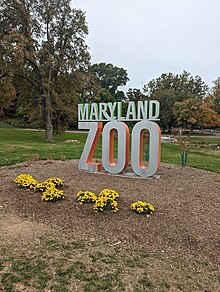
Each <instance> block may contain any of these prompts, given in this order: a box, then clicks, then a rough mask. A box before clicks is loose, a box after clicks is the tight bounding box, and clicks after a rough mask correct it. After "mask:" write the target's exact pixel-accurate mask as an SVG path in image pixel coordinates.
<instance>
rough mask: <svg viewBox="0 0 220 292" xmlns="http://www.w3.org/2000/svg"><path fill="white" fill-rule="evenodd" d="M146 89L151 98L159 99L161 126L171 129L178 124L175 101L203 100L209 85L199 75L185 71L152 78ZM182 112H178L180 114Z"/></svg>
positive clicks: (164, 128)
mask: <svg viewBox="0 0 220 292" xmlns="http://www.w3.org/2000/svg"><path fill="white" fill-rule="evenodd" d="M144 91H145V93H146V94H147V97H148V98H150V99H156V100H159V102H160V104H161V107H160V122H159V124H160V126H161V128H162V129H163V130H166V129H167V130H170V129H171V127H173V126H175V125H176V124H177V121H176V115H174V114H173V108H174V104H175V102H184V101H185V100H187V99H188V98H191V99H193V100H195V102H202V100H203V98H204V97H205V96H206V94H207V91H208V86H207V85H206V84H205V83H204V82H203V81H202V79H201V77H199V76H195V77H193V76H191V74H190V73H188V72H186V71H183V73H182V74H176V75H174V74H173V73H163V74H161V76H159V77H158V78H156V79H153V80H151V81H150V82H149V83H148V84H147V85H146V86H145V87H144ZM179 113H180V112H178V114H179Z"/></svg>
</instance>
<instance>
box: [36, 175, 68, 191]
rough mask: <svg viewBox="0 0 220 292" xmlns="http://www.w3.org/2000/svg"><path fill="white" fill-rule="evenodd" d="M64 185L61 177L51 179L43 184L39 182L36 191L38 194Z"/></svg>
mask: <svg viewBox="0 0 220 292" xmlns="http://www.w3.org/2000/svg"><path fill="white" fill-rule="evenodd" d="M62 185H63V180H62V179H61V178H59V177H50V178H48V179H46V180H45V181H43V182H39V183H37V184H36V186H35V190H36V191H38V192H44V191H46V190H47V189H49V188H52V187H61V186H62Z"/></svg>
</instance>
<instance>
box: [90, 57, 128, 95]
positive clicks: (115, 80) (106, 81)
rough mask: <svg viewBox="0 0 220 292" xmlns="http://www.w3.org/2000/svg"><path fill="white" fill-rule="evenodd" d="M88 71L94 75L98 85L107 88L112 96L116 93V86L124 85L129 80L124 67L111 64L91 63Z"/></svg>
mask: <svg viewBox="0 0 220 292" xmlns="http://www.w3.org/2000/svg"><path fill="white" fill-rule="evenodd" d="M90 72H92V73H93V74H94V75H95V76H96V79H97V82H98V83H99V84H100V87H101V88H105V89H107V90H108V91H109V92H110V94H111V95H113V96H114V95H115V94H116V93H117V88H118V87H119V86H122V85H126V83H127V81H128V80H129V78H128V75H127V71H126V70H125V69H123V68H119V67H116V66H113V65H112V64H106V63H99V64H93V65H92V66H91V67H90Z"/></svg>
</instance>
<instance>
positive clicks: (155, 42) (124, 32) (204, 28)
mask: <svg viewBox="0 0 220 292" xmlns="http://www.w3.org/2000/svg"><path fill="white" fill-rule="evenodd" d="M72 6H73V7H74V8H80V9H81V10H82V11H84V12H85V13H86V20H87V24H88V27H89V35H88V37H87V38H86V42H87V44H88V46H89V47H90V54H91V56H92V59H91V62H92V64H93V63H100V62H105V63H111V64H113V65H114V66H117V67H122V68H124V69H126V70H127V73H128V77H129V78H130V81H129V82H128V83H127V85H126V87H127V88H130V87H131V88H140V89H142V88H143V85H144V84H147V83H148V82H149V81H150V80H152V79H155V78H157V77H159V76H160V75H161V74H162V73H168V72H172V73H174V74H180V73H182V72H183V70H186V71H188V72H190V73H191V74H192V75H193V76H196V75H199V76H200V77H201V78H202V80H203V81H204V82H205V83H206V84H207V85H208V86H210V87H211V86H212V85H213V83H212V82H213V81H214V80H216V79H217V78H218V77H220V18H219V15H220V0H135V1H134V0H72Z"/></svg>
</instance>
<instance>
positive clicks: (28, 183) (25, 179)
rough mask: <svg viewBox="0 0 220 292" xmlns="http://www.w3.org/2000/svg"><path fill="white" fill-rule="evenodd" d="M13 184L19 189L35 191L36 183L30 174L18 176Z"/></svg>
mask: <svg viewBox="0 0 220 292" xmlns="http://www.w3.org/2000/svg"><path fill="white" fill-rule="evenodd" d="M14 182H15V183H16V184H17V185H18V186H19V187H21V188H24V189H35V186H36V185H37V183H38V182H37V181H36V180H35V179H34V178H33V176H32V175H30V174H20V175H18V176H17V177H16V179H15V180H14Z"/></svg>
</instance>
